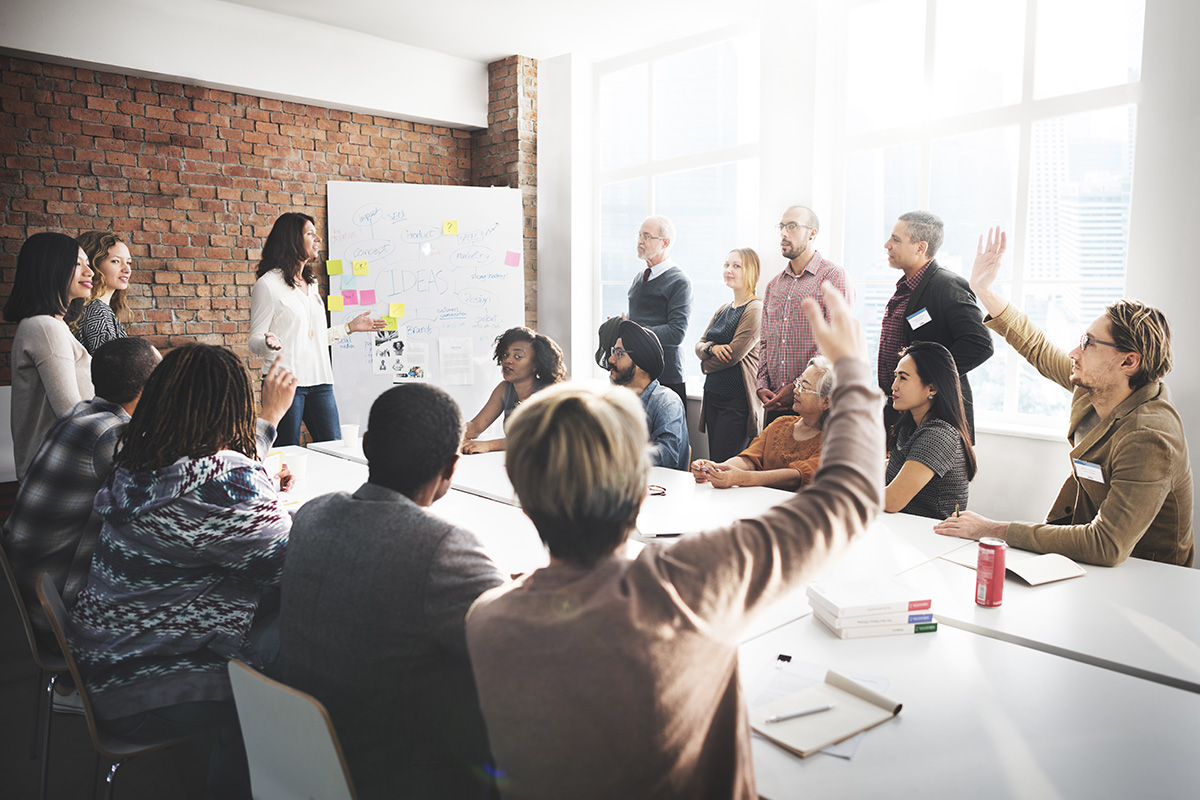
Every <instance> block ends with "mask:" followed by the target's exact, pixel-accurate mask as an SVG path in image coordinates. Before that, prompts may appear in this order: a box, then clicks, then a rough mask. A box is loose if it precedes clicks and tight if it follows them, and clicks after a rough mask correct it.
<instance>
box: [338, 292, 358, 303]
mask: <svg viewBox="0 0 1200 800" xmlns="http://www.w3.org/2000/svg"><path fill="white" fill-rule="evenodd" d="M342 299H343V300H345V301H346V305H348V306H356V305H358V292H356V291H355V290H353V289H349V290H347V291H345V292H342Z"/></svg>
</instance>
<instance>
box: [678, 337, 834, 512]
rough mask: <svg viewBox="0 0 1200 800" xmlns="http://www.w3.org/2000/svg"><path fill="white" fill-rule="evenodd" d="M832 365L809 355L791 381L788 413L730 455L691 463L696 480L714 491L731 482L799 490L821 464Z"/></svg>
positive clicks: (728, 485) (728, 486) (741, 484)
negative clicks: (741, 448)
mask: <svg viewBox="0 0 1200 800" xmlns="http://www.w3.org/2000/svg"><path fill="white" fill-rule="evenodd" d="M835 384H836V379H835V377H834V372H833V365H832V364H830V363H829V359H827V358H825V357H824V356H813V357H812V358H811V359H809V362H808V366H807V367H806V368H805V370H804V372H802V373H801V374H800V377H799V378H797V379H796V381H795V392H793V394H792V413H794V414H795V415H796V416H786V417H778V418H776V419H775V420H773V421H772V422H771V424H770V425H768V426H767V429H766V430H765V431H763V432H762V433H761V434H759V435H758V436H756V437H755V438H754V441H752V442H751V443H750V446H749V447H747V448H746V449H745V450H743V451H742V452H740V453H738V454H737V455H736V456H734V457H733V458H729V459H726V460H725V461H721V462H713V461H710V460H709V459H707V458H699V459H696V460H695V461H693V462H692V477H693V478H695V479H696V483H711V484H712V485H713V486H714V487H715V488H717V489H728V488H730V487H732V486H771V487H773V488H775V489H800V488H803V487H805V486H807V485H808V484H810V483H812V479H813V476H814V475H816V474H817V468H818V467H820V466H821V444H822V441H823V439H824V431H825V419H826V418H827V417H828V416H829V409H830V408H831V404H832V402H833V390H834V389H835V388H836V385H835Z"/></svg>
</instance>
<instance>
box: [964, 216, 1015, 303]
mask: <svg viewBox="0 0 1200 800" xmlns="http://www.w3.org/2000/svg"><path fill="white" fill-rule="evenodd" d="M1007 249H1008V236H1007V235H1006V234H1005V233H1004V231H1002V230H1000V227H999V226H997V227H995V228H988V232H987V242H986V243H984V240H983V236H982V235H980V237H979V245H978V246H977V247H976V248H975V264H974V265H973V266H972V267H971V291H973V292H974V293H975V296H976V297H978V298H979V302H981V303H983V307H984V308H986V309H987V312H988V313H989V314H991V315H992V316H993V317H998V316H1000V314H1001V313H1002V312H1003V311H1004V309H1006V308H1008V301H1007V300H1005V299H1004V298H1002V297H1001V296H1000V295H998V294H996V292H995V291H993V286H994V285H995V283H996V278H997V276H999V274H1000V264H1001V262H1002V261H1003V260H1004V251H1005V250H1007Z"/></svg>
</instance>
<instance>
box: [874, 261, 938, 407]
mask: <svg viewBox="0 0 1200 800" xmlns="http://www.w3.org/2000/svg"><path fill="white" fill-rule="evenodd" d="M932 263H933V259H929V261H928V262H927V263H926V264H925V266H923V267H921V268H920V269H919V270H917V271H916V272H914V273H913V274H912V277H911V278H906V277H904V276H903V275H901V276H900V280H898V281H896V293H895V294H893V295H892V299H891V300H888V303H887V309H886V310H885V311H884V312H883V323H882V325H881V326H880V328H879V388H880V389H883V391H884V393H889V392H890V391H891V386H892V382H893V380H895V378H894V376H893V374H892V373H894V372H895V371H896V365H897V364H899V363H900V348H902V347H904V312H905V310H906V309H907V308H908V298H909V297H911V296H912V293H913V291H914V290H916V288H917V286H919V285H920V283H921V278H924V277H925V273H926V272H928V271H929V265H930V264H932Z"/></svg>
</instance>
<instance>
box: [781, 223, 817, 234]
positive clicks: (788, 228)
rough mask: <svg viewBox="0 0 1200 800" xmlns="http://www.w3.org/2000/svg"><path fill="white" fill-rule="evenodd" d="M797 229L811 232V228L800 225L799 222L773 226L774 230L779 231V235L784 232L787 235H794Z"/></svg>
mask: <svg viewBox="0 0 1200 800" xmlns="http://www.w3.org/2000/svg"><path fill="white" fill-rule="evenodd" d="M798 228H804V230H806V231H811V230H812V228H810V227H808V226H807V225H801V224H800V223H799V222H781V223H779V224H778V225H776V226H775V230H777V231H779V232H780V233H783V232H784V231H787V232H788V233H795V231H796V230H797V229H798Z"/></svg>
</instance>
